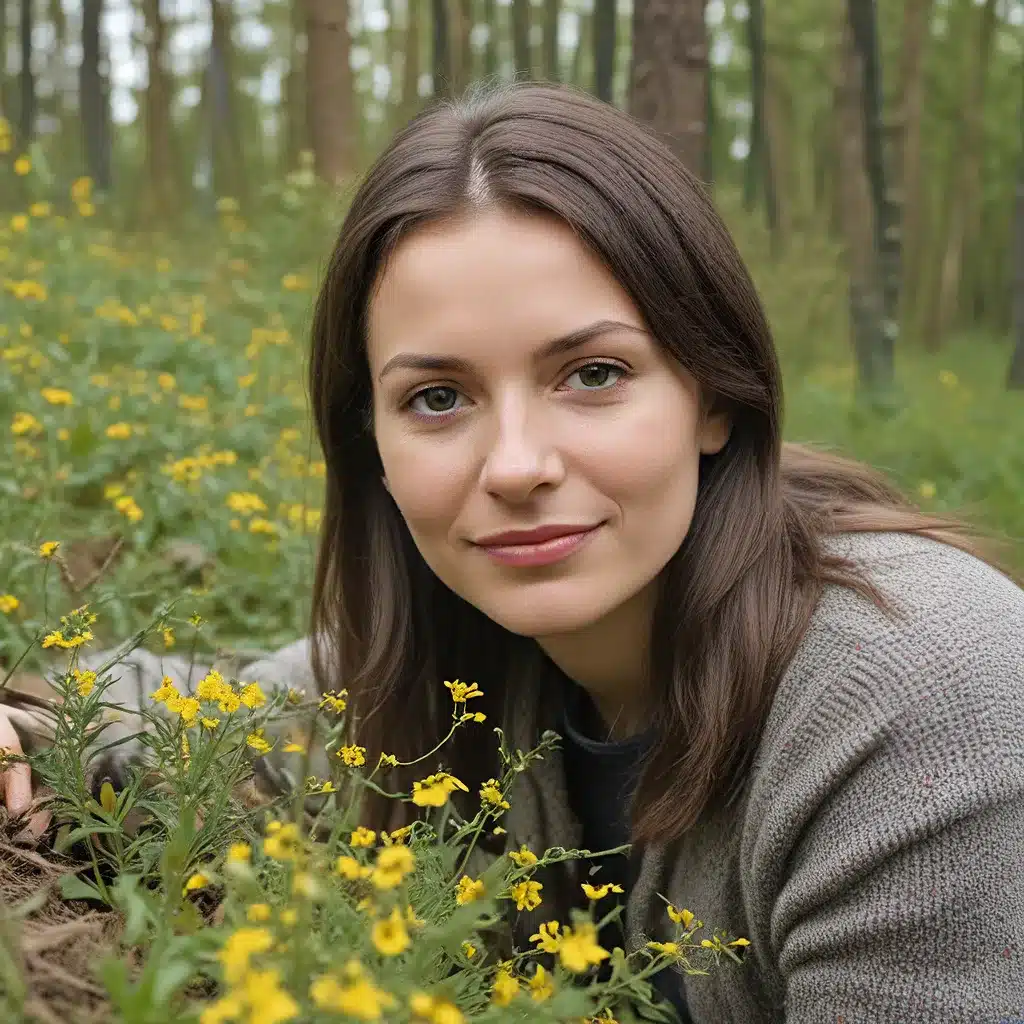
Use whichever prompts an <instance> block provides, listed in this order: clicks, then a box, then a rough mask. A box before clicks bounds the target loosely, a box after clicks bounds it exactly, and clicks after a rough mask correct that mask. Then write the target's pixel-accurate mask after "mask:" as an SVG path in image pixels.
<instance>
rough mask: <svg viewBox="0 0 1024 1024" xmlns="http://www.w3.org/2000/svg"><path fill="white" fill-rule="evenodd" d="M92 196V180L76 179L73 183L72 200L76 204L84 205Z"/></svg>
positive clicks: (85, 178)
mask: <svg viewBox="0 0 1024 1024" xmlns="http://www.w3.org/2000/svg"><path fill="white" fill-rule="evenodd" d="M91 195H92V178H87V177H82V178H76V179H75V180H74V181H73V182H72V183H71V198H72V199H73V200H74V201H75V202H76V203H84V202H85V201H86V200H87V199H88V198H89V196H91Z"/></svg>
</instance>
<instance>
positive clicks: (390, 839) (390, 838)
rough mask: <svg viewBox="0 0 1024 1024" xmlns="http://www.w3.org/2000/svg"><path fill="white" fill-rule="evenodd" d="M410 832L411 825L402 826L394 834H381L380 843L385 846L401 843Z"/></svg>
mask: <svg viewBox="0 0 1024 1024" xmlns="http://www.w3.org/2000/svg"><path fill="white" fill-rule="evenodd" d="M411 831H412V826H411V825H403V826H402V827H401V828H396V829H395V831H394V832H392V833H390V834H388V833H387V832H381V834H380V838H381V842H382V843H383V844H384V845H385V846H391V845H392V844H394V843H403V842H404V841H405V840H406V839H407V838H408V836H409V833H410V832H411Z"/></svg>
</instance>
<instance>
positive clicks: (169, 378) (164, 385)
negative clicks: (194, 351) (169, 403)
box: [156, 373, 177, 391]
mask: <svg viewBox="0 0 1024 1024" xmlns="http://www.w3.org/2000/svg"><path fill="white" fill-rule="evenodd" d="M156 382H157V384H159V385H160V390H161V391H173V390H174V387H175V385H176V384H177V381H176V380H175V379H174V374H173V373H161V374H159V375H158V376H157V378H156Z"/></svg>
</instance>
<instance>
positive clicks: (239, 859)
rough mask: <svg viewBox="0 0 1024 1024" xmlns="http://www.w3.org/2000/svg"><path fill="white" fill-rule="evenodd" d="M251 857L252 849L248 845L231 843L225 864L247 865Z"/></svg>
mask: <svg viewBox="0 0 1024 1024" xmlns="http://www.w3.org/2000/svg"><path fill="white" fill-rule="evenodd" d="M251 856H252V847H251V846H250V845H249V844H248V843H232V844H231V845H230V846H229V847H228V855H227V862H228V863H229V864H248V863H249V858H250V857H251Z"/></svg>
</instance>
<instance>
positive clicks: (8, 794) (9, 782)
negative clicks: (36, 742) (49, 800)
mask: <svg viewBox="0 0 1024 1024" xmlns="http://www.w3.org/2000/svg"><path fill="white" fill-rule="evenodd" d="M0 750H2V751H4V752H6V753H10V754H20V753H22V749H21V740H20V739H19V738H18V734H17V733H16V732H15V731H14V726H13V725H11V723H10V721H9V720H8V719H7V718H6V717H5V716H4V715H3V713H2V712H0ZM0 782H2V783H3V788H4V791H5V792H4V796H5V803H6V804H7V810H8V812H9V813H10V814H12V815H15V816H17V815H19V814H23V813H24V812H25V811H26V810H27V809H28V806H29V804H30V803H32V769H31V768H30V767H29V766H28V765H27V764H12V765H11V766H10V767H8V768H7V770H6V771H5V772H3V773H0Z"/></svg>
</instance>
